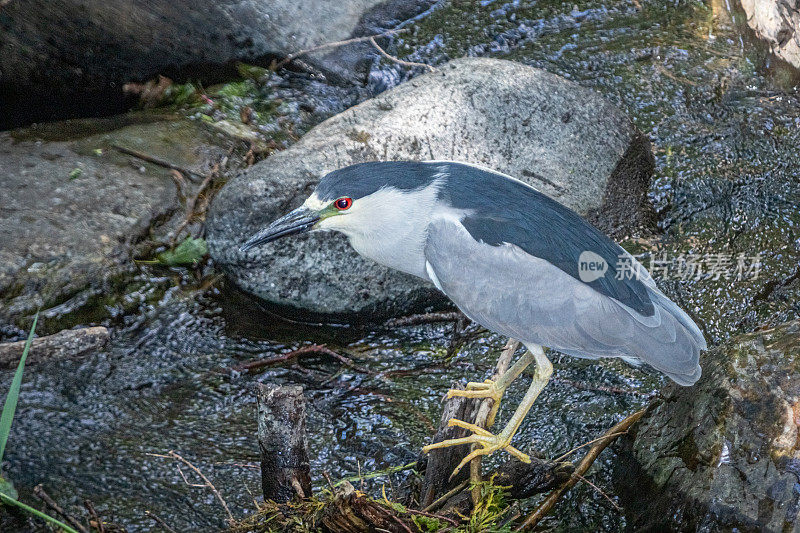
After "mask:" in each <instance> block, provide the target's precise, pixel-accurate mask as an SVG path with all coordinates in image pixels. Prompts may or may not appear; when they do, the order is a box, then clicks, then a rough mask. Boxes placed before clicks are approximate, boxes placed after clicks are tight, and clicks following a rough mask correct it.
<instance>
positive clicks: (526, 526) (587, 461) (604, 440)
mask: <svg viewBox="0 0 800 533" xmlns="http://www.w3.org/2000/svg"><path fill="white" fill-rule="evenodd" d="M644 412H645V409H642V410H640V411H636V412H635V413H633V414H632V415H630V416H628V417H627V418H625V419H623V420H622V421H620V422H619V423H617V424H616V425H614V427H612V428H611V429H609V430H608V431H607V432H606V434H605V435H603V437H601V438H600V439H599V440H598V441H597V442H595V443H594V445H593V446H592V447H591V448H590V449H589V452H588V453H587V454H586V456H585V457H584V458H583V460H581V462H580V464H579V465H578V467H577V468H576V469H575V472H573V473H572V475H571V476H570V478H569V479H568V480H567V481H566V483H564V484H563V485H561V486H560V487H559V488H557V489H556V490H554V491H553V492H551V493H550V495H549V496H548V497H547V498H545V500H544V501H543V502H542V503H541V504H540V505H539V507H537V508H536V510H535V511H533V512H532V513H531V514H530V515H528V518H526V519H525V522H523V523H522V525H521V526H520V527H519V528H517V531H525V530H530V529H533V528H534V527H536V525H537V524H538V523H539V522H540V521H541V520H542V518H544V517H545V516H546V515H547V514H548V513H549V512H550V511H551V510H552V509H553V507H554V506H555V504H556V502H558V500H559V499H560V498H561V496H562V495H563V494H564V493H565V492H567V491H568V490H569V489H571V488H572V487H574V486H575V484H576V483H578V481H580V480H581V479H582V478H583V474H585V473H586V471H587V470H589V468H590V467H591V466H592V464H594V462H595V461H596V460H597V457H598V456H599V455H600V452H602V451H603V450H605V449H606V447H608V445H609V444H611V443H612V442H613V441H614V439H616V438H617V437H618V436H619V435H621V434H623V433H626V432H627V431H628V429H630V427H631V426H632V425H633V424H634V423H636V422H637V421H638V420H639V419H640V418H642V415H644Z"/></svg>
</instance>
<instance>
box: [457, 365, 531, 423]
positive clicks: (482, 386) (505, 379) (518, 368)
mask: <svg viewBox="0 0 800 533" xmlns="http://www.w3.org/2000/svg"><path fill="white" fill-rule="evenodd" d="M534 360H535V357H534V355H533V354H532V353H531V351H530V350H528V351H526V352H525V353H524V354H523V355H522V357H520V358H519V360H517V362H516V363H514V364H513V365H512V366H511V368H509V369H508V370H507V371H506V373H505V374H503V375H502V376H500V378H499V379H498V380H497V381H493V380H491V379H487V380H486V381H484V382H483V383H477V382H474V381H471V382H469V383H467V389H466V390H461V389H450V390H449V391H447V398H452V397H453V396H463V397H464V398H491V399H492V400H494V402H493V403H492V410H491V411H490V412H489V417H488V418H487V419H486V427H492V424H494V418H495V416H496V415H497V410H498V409H500V401H501V400H502V399H503V394H505V392H506V389H508V386H509V385H511V383H512V382H513V381H514V380H515V379H517V378H518V377H519V375H520V374H522V372H523V371H524V370H525V369H526V368H528V366H529V365H530V364H531V363H533V362H534Z"/></svg>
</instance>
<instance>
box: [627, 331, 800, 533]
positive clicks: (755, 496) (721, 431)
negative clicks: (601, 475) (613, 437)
mask: <svg viewBox="0 0 800 533" xmlns="http://www.w3.org/2000/svg"><path fill="white" fill-rule="evenodd" d="M701 364H702V365H703V377H702V378H701V379H700V381H699V382H698V383H697V384H696V385H695V386H693V387H680V386H678V385H675V384H671V385H669V386H668V387H667V388H666V389H665V390H664V391H663V392H662V398H661V399H660V400H659V401H658V402H657V403H655V404H654V405H653V406H651V407H650V408H649V410H648V411H647V413H646V414H645V415H644V417H643V418H642V419H641V420H640V421H639V423H638V424H637V425H636V426H634V427H633V428H632V430H631V434H632V435H633V438H632V440H629V441H628V442H627V445H626V446H624V447H623V449H622V450H621V452H620V457H619V460H618V461H616V465H617V467H616V471H615V477H616V478H617V480H618V490H617V492H618V493H619V494H620V495H621V496H622V498H623V502H624V503H625V508H626V510H627V512H626V519H627V521H628V525H629V526H630V529H631V530H633V531H705V532H714V531H800V506H798V502H799V501H800V493H798V477H799V476H800V321H797V320H795V321H793V322H789V323H786V324H783V325H781V326H779V327H777V328H774V329H770V330H766V331H759V332H756V333H751V334H748V335H742V336H739V337H735V338H733V339H731V340H730V341H728V342H727V343H726V344H725V345H723V346H721V347H718V348H716V349H713V350H711V351H709V352H707V353H706V354H705V355H704V356H703V357H702V360H701Z"/></svg>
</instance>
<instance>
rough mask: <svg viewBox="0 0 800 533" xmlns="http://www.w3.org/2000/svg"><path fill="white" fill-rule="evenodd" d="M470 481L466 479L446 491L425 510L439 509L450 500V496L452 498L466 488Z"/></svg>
mask: <svg viewBox="0 0 800 533" xmlns="http://www.w3.org/2000/svg"><path fill="white" fill-rule="evenodd" d="M468 483H469V481H467V480H466V479H465V480H464V481H462V482H461V483H459V484H458V485H456V486H455V487H453V488H452V489H450V490H448V491H447V492H445V493H444V494H442V495H441V496H439V497H438V498H436V499H435V500H433V502H431V504H430V505H429V506H427V507H426V508H425V509H423V511H425V512H430V511H433V510H434V509H438V508H439V507H441V506H442V505H444V504H445V503H447V500H449V499H450V498H452V497H453V496H455V495H456V494H458V493H459V492H461V491H462V490H464V489H465V488H466V486H467V484H468Z"/></svg>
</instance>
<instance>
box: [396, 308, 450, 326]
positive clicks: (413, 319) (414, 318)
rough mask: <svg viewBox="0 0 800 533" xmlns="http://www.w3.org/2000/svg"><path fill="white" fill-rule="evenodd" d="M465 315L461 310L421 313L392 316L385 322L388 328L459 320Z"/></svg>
mask: <svg viewBox="0 0 800 533" xmlns="http://www.w3.org/2000/svg"><path fill="white" fill-rule="evenodd" d="M462 318H465V317H464V313H462V312H461V311H453V312H449V313H422V314H419V315H409V316H401V317H399V318H392V319H389V320H387V321H386V322H384V323H383V326H384V327H386V328H401V327H405V326H418V325H420V324H436V323H438V322H457V321H458V320H461V319H462Z"/></svg>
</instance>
